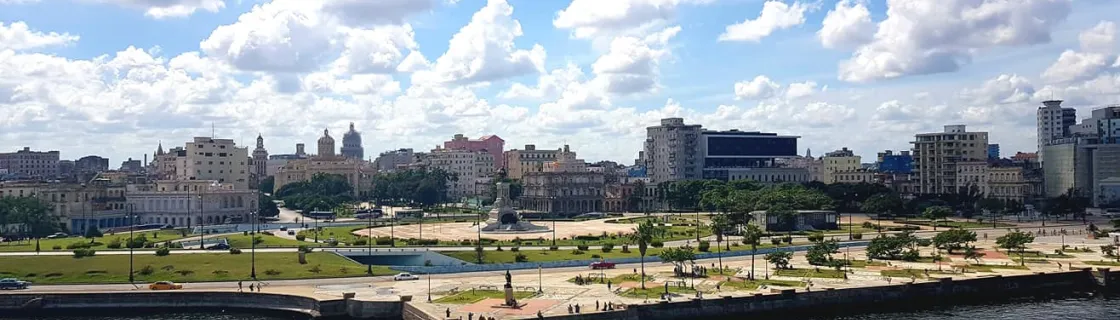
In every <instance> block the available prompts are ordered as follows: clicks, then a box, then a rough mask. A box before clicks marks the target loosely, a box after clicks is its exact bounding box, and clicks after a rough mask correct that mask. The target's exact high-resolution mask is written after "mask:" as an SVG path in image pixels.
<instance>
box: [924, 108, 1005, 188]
mask: <svg viewBox="0 0 1120 320" xmlns="http://www.w3.org/2000/svg"><path fill="white" fill-rule="evenodd" d="M966 129H967V128H966V127H965V126H964V125H947V126H945V130H944V131H943V132H936V133H919V134H917V135H915V136H914V141H913V142H911V144H913V145H914V149H913V150H912V151H911V154H913V156H914V174H915V175H916V177H917V180H918V184H919V190H918V191H919V193H926V194H940V193H956V192H957V191H958V189H957V188H958V185H957V163H960V162H968V161H984V160H986V159H987V157H988V133H987V132H969V131H967V130H966Z"/></svg>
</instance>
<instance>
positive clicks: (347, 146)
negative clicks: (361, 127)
mask: <svg viewBox="0 0 1120 320" xmlns="http://www.w3.org/2000/svg"><path fill="white" fill-rule="evenodd" d="M342 156H343V157H347V158H350V159H356V160H362V159H363V158H365V151H364V149H363V148H362V134H361V133H359V132H358V131H357V130H354V123H353V122H351V123H350V131H347V132H346V134H343V135H342Z"/></svg>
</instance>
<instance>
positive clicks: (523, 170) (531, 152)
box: [503, 144, 560, 180]
mask: <svg viewBox="0 0 1120 320" xmlns="http://www.w3.org/2000/svg"><path fill="white" fill-rule="evenodd" d="M559 153H560V150H559V149H555V150H537V146H536V145H532V144H527V145H525V149H522V150H518V149H513V150H509V151H506V152H505V154H503V157H505V160H504V161H505V165H506V167H505V168H506V177H508V178H510V179H514V180H521V178H522V177H524V176H525V174H527V173H530V172H541V171H544V164H545V163H549V162H553V161H556V155H557V154H559Z"/></svg>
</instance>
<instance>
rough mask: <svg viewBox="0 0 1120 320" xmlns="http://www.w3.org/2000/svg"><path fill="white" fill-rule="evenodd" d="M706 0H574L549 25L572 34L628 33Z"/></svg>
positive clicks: (580, 35) (668, 18) (661, 20)
mask: <svg viewBox="0 0 1120 320" xmlns="http://www.w3.org/2000/svg"><path fill="white" fill-rule="evenodd" d="M707 2H710V0H613V1H600V0H573V1H572V2H571V3H570V4H569V5H568V7H567V8H565V9H564V10H561V11H559V12H557V13H556V18H555V19H553V20H552V25H553V26H555V27H556V28H559V29H569V30H572V36H573V37H576V38H581V39H588V38H592V37H596V36H601V35H612V34H613V35H618V34H628V33H630V32H632V31H635V30H648V29H654V28H657V27H658V24H659V23H664V22H666V21H669V20H671V19H672V18H673V17H674V16H676V11H677V8H678V7H679V6H680V5H683V4H702V3H707ZM638 33H642V32H638ZM631 35H632V34H631Z"/></svg>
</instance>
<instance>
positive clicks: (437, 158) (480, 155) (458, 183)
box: [422, 148, 494, 200]
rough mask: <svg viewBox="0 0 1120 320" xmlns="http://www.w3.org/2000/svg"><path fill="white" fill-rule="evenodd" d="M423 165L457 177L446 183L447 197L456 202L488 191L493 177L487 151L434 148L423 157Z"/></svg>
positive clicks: (492, 164)
mask: <svg viewBox="0 0 1120 320" xmlns="http://www.w3.org/2000/svg"><path fill="white" fill-rule="evenodd" d="M423 157H424V158H423V161H422V163H423V165H425V166H427V167H428V168H432V169H440V170H443V171H445V172H447V173H451V174H454V175H455V176H457V177H458V179H457V180H455V181H448V182H447V184H448V185H447V196H448V198H449V199H452V200H457V199H461V198H464V197H476V196H481V195H483V194H484V193H486V192H489V190H490V181H491V180H492V179H493V177H494V156H493V155H492V154H491V153H490V152H488V151H470V150H466V149H447V148H436V149H433V150H432V152H430V153H427V154H426V155H424V156H423Z"/></svg>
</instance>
